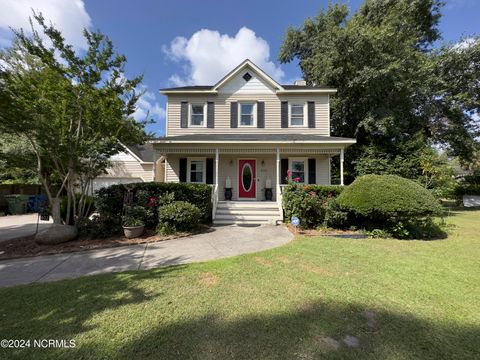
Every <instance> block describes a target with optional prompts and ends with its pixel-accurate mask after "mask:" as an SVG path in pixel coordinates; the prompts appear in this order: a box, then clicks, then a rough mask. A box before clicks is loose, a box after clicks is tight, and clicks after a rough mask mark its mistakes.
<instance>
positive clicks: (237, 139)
mask: <svg viewBox="0 0 480 360" xmlns="http://www.w3.org/2000/svg"><path fill="white" fill-rule="evenodd" d="M151 142H152V143H154V144H155V143H156V144H194V143H198V144H201V143H206V144H212V143H215V144H235V143H252V144H266V143H267V144H332V145H333V144H343V145H345V146H348V145H350V144H355V143H356V140H355V139H352V138H346V137H336V136H324V135H314V134H191V135H177V136H165V137H161V138H158V139H156V140H152V141H151Z"/></svg>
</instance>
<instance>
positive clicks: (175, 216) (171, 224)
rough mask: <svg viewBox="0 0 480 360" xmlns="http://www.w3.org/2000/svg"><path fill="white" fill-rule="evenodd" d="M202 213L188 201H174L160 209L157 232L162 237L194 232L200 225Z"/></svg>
mask: <svg viewBox="0 0 480 360" xmlns="http://www.w3.org/2000/svg"><path fill="white" fill-rule="evenodd" d="M200 218H201V211H200V209H199V208H198V207H196V206H195V205H193V204H190V203H188V202H186V201H174V202H172V203H168V204H166V205H162V206H160V207H159V208H158V225H157V232H158V233H159V234H161V235H168V234H174V233H176V232H181V231H192V230H195V229H196V228H198V225H199V224H200Z"/></svg>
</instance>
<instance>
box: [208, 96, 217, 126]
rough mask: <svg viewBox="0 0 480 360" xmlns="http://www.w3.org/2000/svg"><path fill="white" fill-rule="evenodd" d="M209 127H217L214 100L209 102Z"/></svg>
mask: <svg viewBox="0 0 480 360" xmlns="http://www.w3.org/2000/svg"><path fill="white" fill-rule="evenodd" d="M207 127H208V128H212V129H213V128H214V127H215V103H214V102H213V101H209V102H208V103H207Z"/></svg>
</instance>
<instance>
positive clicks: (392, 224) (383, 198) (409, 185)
mask: <svg viewBox="0 0 480 360" xmlns="http://www.w3.org/2000/svg"><path fill="white" fill-rule="evenodd" d="M337 202H338V205H339V206H340V208H341V209H342V210H343V211H348V219H349V222H350V223H351V224H352V225H357V226H359V227H363V228H365V229H367V230H372V229H382V230H386V231H388V233H390V234H392V236H394V237H396V238H400V239H408V238H432V237H433V236H434V233H435V234H440V233H441V229H439V228H438V226H436V225H435V224H433V223H432V221H431V217H432V216H436V215H441V213H442V207H441V206H440V204H439V203H438V202H437V201H436V199H435V197H434V196H433V195H432V194H431V192H430V191H428V190H427V189H425V188H424V187H422V186H421V185H419V184H418V183H416V182H414V181H411V180H408V179H404V178H401V177H399V176H396V175H365V176H362V177H359V178H357V179H356V180H355V181H354V182H353V183H352V184H351V185H350V186H349V187H348V188H346V189H345V190H344V191H343V192H342V194H341V195H340V196H339V197H338V198H337Z"/></svg>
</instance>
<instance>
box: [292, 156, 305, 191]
mask: <svg viewBox="0 0 480 360" xmlns="http://www.w3.org/2000/svg"><path fill="white" fill-rule="evenodd" d="M293 161H303V172H304V176H303V178H304V179H305V182H299V183H298V184H303V185H305V184H308V183H309V179H308V158H306V157H293V158H290V157H289V158H288V169H289V170H290V171H292V173H293V167H292V162H293ZM292 175H293V174H292ZM292 178H293V176H292ZM292 181H293V179H292Z"/></svg>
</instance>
